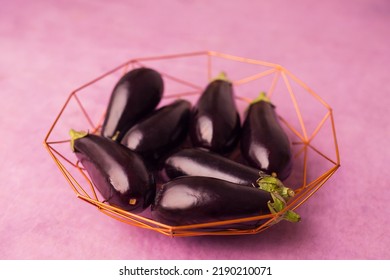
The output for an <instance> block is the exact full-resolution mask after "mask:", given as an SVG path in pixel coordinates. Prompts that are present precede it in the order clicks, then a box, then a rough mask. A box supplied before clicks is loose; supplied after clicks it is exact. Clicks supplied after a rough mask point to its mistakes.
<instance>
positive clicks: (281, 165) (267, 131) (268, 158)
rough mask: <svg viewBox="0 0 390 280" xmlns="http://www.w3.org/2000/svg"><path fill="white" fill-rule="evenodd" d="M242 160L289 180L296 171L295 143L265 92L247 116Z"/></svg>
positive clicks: (242, 132) (251, 107)
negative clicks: (292, 141)
mask: <svg viewBox="0 0 390 280" xmlns="http://www.w3.org/2000/svg"><path fill="white" fill-rule="evenodd" d="M240 141H241V143H240V148H241V154H242V157H243V158H244V159H245V160H246V161H247V162H248V164H249V165H251V166H252V167H254V168H258V169H260V170H262V171H264V172H266V173H268V174H272V173H275V174H276V176H277V177H278V178H279V179H280V180H284V179H286V178H287V177H288V176H289V175H290V173H291V169H292V159H293V158H292V151H291V143H290V140H289V138H288V136H287V134H286V132H285V131H284V130H283V128H282V126H281V124H280V122H279V120H278V116H277V115H276V112H275V106H274V105H273V104H272V103H271V102H270V100H269V99H268V98H267V97H266V95H265V94H264V93H262V94H260V96H259V97H258V98H257V99H256V100H254V101H253V102H252V103H251V104H250V106H249V108H248V110H247V113H246V116H245V120H244V123H243V126H242V131H241V140H240Z"/></svg>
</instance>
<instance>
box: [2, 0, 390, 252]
mask: <svg viewBox="0 0 390 280" xmlns="http://www.w3.org/2000/svg"><path fill="white" fill-rule="evenodd" d="M109 2H110V4H109ZM0 7H1V8H0V95H1V102H0V103H1V104H0V131H1V132H2V137H1V141H0V153H1V154H0V155H1V158H2V160H1V161H0V186H1V188H0V205H1V211H0V248H1V249H0V259H389V257H390V250H389V249H390V237H389V236H390V230H389V229H390V227H389V217H390V211H389V207H388V200H389V198H390V196H389V184H388V181H387V180H388V179H389V168H388V167H387V166H388V160H389V156H390V155H389V148H388V141H389V138H390V137H389V136H390V134H389V133H390V128H389V114H388V111H389V107H390V102H389V100H390V98H389V94H390V83H389V73H390V66H389V65H390V54H389V50H390V37H389V35H388V31H389V30H390V2H389V1H387V0H354V1H352V0H351V1H338V0H331V1H311V0H299V1H281V0H276V1H226V0H223V1H184V0H183V1H178V0H177V1H150V0H148V1H86V0H84V1H65V0H60V1H49V0H47V1H44V0H37V1H22V0H16V1H15V0H12V1H11V0H1V1H0ZM199 50H216V51H221V52H224V53H229V54H233V55H238V56H243V57H250V58H254V59H259V60H266V61H271V62H275V63H279V64H281V65H283V66H284V67H286V68H287V69H289V70H290V71H292V72H293V73H294V74H296V75H297V76H298V77H300V78H301V79H302V80H304V81H305V82H306V83H307V84H308V85H309V86H310V87H311V88H313V89H314V90H315V91H316V92H317V93H318V94H320V95H321V96H322V97H323V98H324V99H325V100H326V101H327V102H328V103H329V104H330V105H331V106H332V107H333V110H334V115H335V120H336V129H337V136H338V141H339V147H340V156H341V168H340V169H339V170H338V171H337V172H336V174H335V175H334V176H333V177H332V178H331V179H330V180H329V181H328V182H327V183H326V185H325V186H324V187H323V188H321V189H320V190H319V191H318V192H317V193H316V194H315V195H314V196H313V197H312V198H311V199H309V200H308V202H307V203H306V204H304V205H303V206H302V207H301V208H299V213H300V214H301V216H302V218H303V220H302V222H301V223H300V224H290V223H287V222H282V223H280V224H278V225H276V226H274V227H272V228H271V229H269V230H267V231H265V232H263V233H261V234H258V235H251V236H233V237H200V238H199V237H196V238H170V237H166V236H163V235H161V234H158V233H155V232H153V231H147V230H144V229H140V228H135V227H131V226H128V225H126V224H123V223H119V222H117V221H115V220H113V219H111V218H109V217H107V216H106V215H104V214H101V213H100V212H99V211H97V210H96V209H95V208H94V207H91V206H90V205H88V204H87V203H83V202H82V201H80V200H78V199H76V197H75V194H74V193H73V191H72V190H71V188H70V187H69V185H68V184H67V182H66V181H65V179H64V177H63V176H62V175H61V173H60V171H59V170H58V169H57V167H56V166H55V164H54V162H53V161H52V159H51V158H50V156H49V154H48V153H47V152H46V150H45V149H44V148H43V146H42V142H43V139H44V136H45V135H46V133H47V131H48V129H49V127H50V125H51V123H52V122H53V121H54V117H55V116H56V114H57V113H58V112H59V109H60V106H62V104H63V103H64V101H65V99H66V97H67V96H68V94H69V93H70V92H71V91H72V90H73V89H75V88H77V87H78V86H80V85H82V84H83V83H85V82H87V81H89V80H91V79H92V78H94V77H96V76H97V75H99V74H101V73H103V72H105V71H107V70H109V69H111V68H112V67H113V66H116V65H118V64H120V63H122V62H124V61H126V60H128V59H130V58H133V57H143V56H152V55H160V54H172V53H182V52H191V51H199Z"/></svg>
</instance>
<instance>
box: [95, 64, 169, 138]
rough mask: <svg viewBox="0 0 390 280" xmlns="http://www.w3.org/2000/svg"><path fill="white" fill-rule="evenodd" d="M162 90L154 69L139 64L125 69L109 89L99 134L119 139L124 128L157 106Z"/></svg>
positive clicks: (161, 84)
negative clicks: (105, 110)
mask: <svg viewBox="0 0 390 280" xmlns="http://www.w3.org/2000/svg"><path fill="white" fill-rule="evenodd" d="M163 90H164V83H163V80H162V77H161V75H160V73H158V72H157V71H155V70H153V69H150V68H144V67H142V68H137V69H133V70H131V71H129V72H127V73H126V74H125V75H123V76H122V77H121V79H120V80H119V81H118V82H117V84H116V85H115V87H114V89H113V91H112V93H111V96H110V101H109V103H108V108H107V112H106V117H105V119H104V122H103V125H102V131H101V134H102V135H103V136H104V137H108V138H111V139H114V140H117V141H120V140H121V139H122V137H123V136H124V135H125V133H126V132H127V130H129V129H130V128H131V127H132V126H133V125H134V124H135V123H136V122H138V121H139V120H140V119H141V118H143V117H144V116H146V115H147V114H149V113H150V112H152V111H153V110H154V109H155V108H156V107H157V105H158V104H159V102H160V101H161V98H162V95H163Z"/></svg>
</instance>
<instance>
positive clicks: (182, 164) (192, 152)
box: [160, 148, 260, 186]
mask: <svg viewBox="0 0 390 280" xmlns="http://www.w3.org/2000/svg"><path fill="white" fill-rule="evenodd" d="M259 172H260V171H259V170H257V169H255V168H252V167H250V166H247V165H244V164H241V163H238V162H235V161H233V160H231V159H229V158H226V157H224V156H222V155H219V154H217V153H213V152H210V151H206V150H203V149H199V148H187V149H182V150H179V151H177V152H175V153H173V154H172V155H170V156H169V157H168V158H166V159H165V161H164V164H163V167H162V170H161V172H160V173H161V177H162V178H163V180H164V181H165V182H167V181H169V180H172V179H174V178H177V177H180V176H205V177H213V178H219V179H222V180H225V181H229V182H232V183H236V184H240V185H246V186H253V185H256V181H257V180H258V179H259V176H260V174H259Z"/></svg>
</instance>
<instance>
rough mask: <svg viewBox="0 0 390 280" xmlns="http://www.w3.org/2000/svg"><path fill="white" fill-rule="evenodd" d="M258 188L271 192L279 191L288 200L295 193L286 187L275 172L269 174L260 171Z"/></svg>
mask: <svg viewBox="0 0 390 280" xmlns="http://www.w3.org/2000/svg"><path fill="white" fill-rule="evenodd" d="M256 183H257V185H258V188H259V189H261V190H263V191H267V192H270V193H278V194H279V195H280V196H281V197H282V198H283V199H285V200H286V201H287V200H289V199H290V198H291V197H293V196H294V195H295V192H294V190H292V189H290V188H288V187H286V186H285V185H284V184H283V183H282V181H280V180H279V179H278V178H277V177H276V175H275V174H272V175H268V174H266V173H264V172H259V178H258V179H257V181H256Z"/></svg>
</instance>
